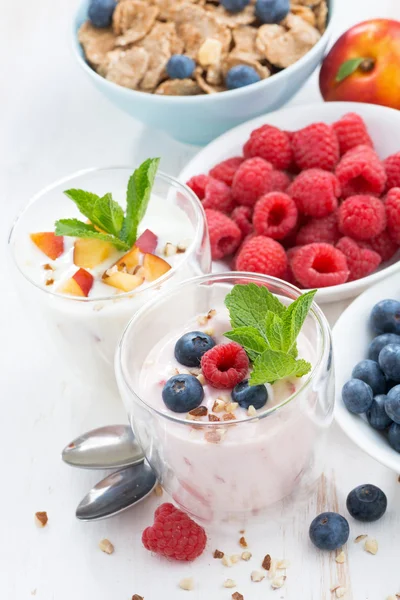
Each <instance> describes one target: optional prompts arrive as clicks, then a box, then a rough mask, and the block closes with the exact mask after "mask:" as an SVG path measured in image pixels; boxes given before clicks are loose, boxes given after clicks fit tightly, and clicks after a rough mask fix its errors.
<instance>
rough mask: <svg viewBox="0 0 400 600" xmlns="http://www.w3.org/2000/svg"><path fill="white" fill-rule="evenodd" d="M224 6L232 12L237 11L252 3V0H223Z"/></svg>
mask: <svg viewBox="0 0 400 600" xmlns="http://www.w3.org/2000/svg"><path fill="white" fill-rule="evenodd" d="M221 4H222V6H223V7H224V8H225V9H226V10H227V11H228V12H231V13H237V12H240V11H241V10H243V9H244V8H246V6H247V5H248V4H250V0H221Z"/></svg>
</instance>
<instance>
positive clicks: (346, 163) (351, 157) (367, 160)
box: [336, 145, 386, 198]
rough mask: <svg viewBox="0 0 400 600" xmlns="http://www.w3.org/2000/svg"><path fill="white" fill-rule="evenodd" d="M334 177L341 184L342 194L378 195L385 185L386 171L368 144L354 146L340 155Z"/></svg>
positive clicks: (345, 195)
mask: <svg viewBox="0 0 400 600" xmlns="http://www.w3.org/2000/svg"><path fill="white" fill-rule="evenodd" d="M336 177H337V178H338V179H339V183H340V185H341V186H342V196H343V198H347V197H348V196H354V195H356V194H370V195H372V196H380V195H381V194H382V192H383V190H384V189H385V185H386V172H385V168H384V166H383V164H382V163H381V161H380V159H379V157H378V155H377V154H376V152H375V151H374V150H373V149H372V148H370V146H365V145H364V146H356V147H355V148H352V149H351V150H349V151H348V152H346V154H345V155H344V156H343V157H342V159H341V160H340V162H339V164H338V166H337V167H336Z"/></svg>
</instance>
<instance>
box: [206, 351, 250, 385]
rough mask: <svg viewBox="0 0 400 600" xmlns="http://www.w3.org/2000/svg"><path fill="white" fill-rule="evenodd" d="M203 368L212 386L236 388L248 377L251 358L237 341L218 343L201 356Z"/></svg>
mask: <svg viewBox="0 0 400 600" xmlns="http://www.w3.org/2000/svg"><path fill="white" fill-rule="evenodd" d="M201 370H202V371H203V375H204V377H205V379H206V381H207V383H209V384H210V385H211V386H212V387H215V388H223V389H227V388H234V387H235V385H237V384H238V383H240V382H241V381H243V379H244V378H245V377H246V375H247V372H248V370H249V359H248V358H247V354H246V352H245V351H244V349H243V348H242V346H240V345H239V344H237V343H236V342H230V343H229V344H218V345H217V346H214V348H211V350H207V352H206V353H205V354H203V356H202V357H201Z"/></svg>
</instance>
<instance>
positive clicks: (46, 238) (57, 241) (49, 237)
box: [30, 231, 64, 260]
mask: <svg viewBox="0 0 400 600" xmlns="http://www.w3.org/2000/svg"><path fill="white" fill-rule="evenodd" d="M30 237H31V240H32V242H33V243H34V244H35V245H36V246H37V247H38V248H39V250H41V251H42V252H44V254H45V255H46V256H48V257H49V258H51V259H52V260H55V259H56V258H58V257H59V256H61V254H62V253H63V252H64V238H63V236H62V235H56V234H55V233H53V232H52V231H42V232H39V233H31V235H30Z"/></svg>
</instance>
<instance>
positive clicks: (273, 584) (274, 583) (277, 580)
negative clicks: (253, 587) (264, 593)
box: [271, 575, 286, 590]
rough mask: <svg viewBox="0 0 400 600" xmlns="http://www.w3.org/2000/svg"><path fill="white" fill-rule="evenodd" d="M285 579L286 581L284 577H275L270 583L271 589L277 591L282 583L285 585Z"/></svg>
mask: <svg viewBox="0 0 400 600" xmlns="http://www.w3.org/2000/svg"><path fill="white" fill-rule="evenodd" d="M285 579H286V577H285V576H284V575H283V576H282V577H275V578H274V579H273V580H272V581H271V587H272V588H273V589H274V590H277V589H279V588H281V587H282V586H283V585H284V583H285Z"/></svg>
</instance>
